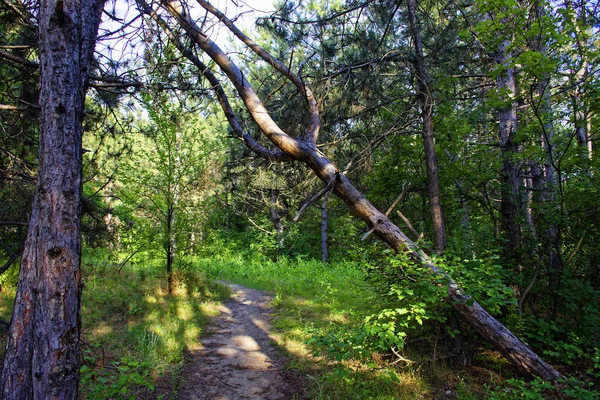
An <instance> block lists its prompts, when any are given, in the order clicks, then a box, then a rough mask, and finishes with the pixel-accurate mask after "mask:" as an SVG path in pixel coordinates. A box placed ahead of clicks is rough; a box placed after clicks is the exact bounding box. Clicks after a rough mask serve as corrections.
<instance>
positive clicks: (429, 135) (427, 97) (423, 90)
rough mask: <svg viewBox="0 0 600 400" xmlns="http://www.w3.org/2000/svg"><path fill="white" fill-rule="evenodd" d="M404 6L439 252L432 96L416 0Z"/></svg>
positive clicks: (442, 240) (442, 238)
mask: <svg viewBox="0 0 600 400" xmlns="http://www.w3.org/2000/svg"><path fill="white" fill-rule="evenodd" d="M407 6H408V17H409V20H410V29H411V34H412V38H413V43H414V47H415V53H416V55H415V61H414V62H413V64H414V66H415V69H416V72H417V82H418V83H417V89H418V96H419V103H420V106H421V116H422V118H423V148H424V150H425V162H426V166H427V194H428V196H429V208H430V209H431V220H432V222H433V234H434V248H435V251H436V253H442V252H444V250H446V242H447V239H446V226H445V224H444V213H443V211H442V202H441V199H440V198H441V195H440V179H439V176H438V164H437V157H436V155H435V142H434V136H435V133H434V130H433V99H432V96H431V91H430V90H429V86H428V79H427V69H426V67H425V61H424V57H423V43H422V41H421V34H420V33H419V26H418V24H417V12H416V9H417V2H416V1H415V0H408V1H407Z"/></svg>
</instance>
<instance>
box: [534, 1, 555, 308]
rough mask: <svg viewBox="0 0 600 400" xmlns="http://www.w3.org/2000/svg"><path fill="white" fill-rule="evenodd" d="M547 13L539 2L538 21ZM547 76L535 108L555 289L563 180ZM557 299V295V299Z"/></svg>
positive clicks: (542, 42)
mask: <svg viewBox="0 0 600 400" xmlns="http://www.w3.org/2000/svg"><path fill="white" fill-rule="evenodd" d="M544 13H545V10H544V8H543V5H541V4H540V3H537V4H536V5H535V15H536V19H537V20H538V21H540V22H539V23H540V24H541V23H542V21H543V17H544ZM536 50H537V51H538V52H539V53H540V54H543V55H544V56H546V55H547V52H548V49H547V46H546V38H545V37H544V35H540V38H539V43H538V45H537V49H536ZM547 75H548V74H544V75H543V76H542V79H540V81H539V82H538V85H537V88H536V90H537V95H538V98H539V100H538V103H537V105H534V108H535V113H536V115H537V118H538V120H539V123H540V127H541V130H542V136H541V138H540V141H541V144H542V148H543V149H544V150H545V152H546V158H545V161H544V167H543V177H544V181H543V184H541V185H540V187H539V189H541V196H540V198H541V206H542V207H538V208H539V209H540V210H541V212H540V218H539V222H540V223H541V224H542V227H541V230H540V231H541V235H540V236H541V237H542V248H543V251H544V253H545V256H546V258H547V265H548V272H549V279H550V282H549V284H550V287H552V288H553V289H559V286H560V280H561V275H562V262H561V258H560V254H559V249H560V246H561V243H560V236H559V226H558V224H557V223H556V220H557V219H558V216H559V215H560V213H561V210H560V207H559V205H558V202H557V189H558V187H559V185H560V181H559V170H558V167H559V165H558V161H557V160H556V157H555V151H554V134H555V130H554V124H553V122H552V121H553V119H554V118H553V113H552V101H551V99H550V79H549V77H548V76H547ZM554 299H556V296H554Z"/></svg>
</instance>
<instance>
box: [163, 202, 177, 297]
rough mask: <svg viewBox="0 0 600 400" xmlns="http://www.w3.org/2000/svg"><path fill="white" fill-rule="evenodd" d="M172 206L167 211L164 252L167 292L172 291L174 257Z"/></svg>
mask: <svg viewBox="0 0 600 400" xmlns="http://www.w3.org/2000/svg"><path fill="white" fill-rule="evenodd" d="M173 208H174V207H172V208H170V209H169V210H168V211H167V234H166V237H165V252H166V253H167V292H168V293H169V294H172V293H173V260H174V259H175V246H176V242H175V235H174V233H173V224H174V222H175V210H174V209H173Z"/></svg>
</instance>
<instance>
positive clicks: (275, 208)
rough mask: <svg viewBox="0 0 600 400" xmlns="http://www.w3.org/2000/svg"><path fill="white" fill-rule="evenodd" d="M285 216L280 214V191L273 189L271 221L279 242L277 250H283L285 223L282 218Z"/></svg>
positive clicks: (277, 242)
mask: <svg viewBox="0 0 600 400" xmlns="http://www.w3.org/2000/svg"><path fill="white" fill-rule="evenodd" d="M282 219H283V217H282V216H281V215H280V209H279V200H278V193H277V190H276V189H272V190H271V222H273V226H274V227H275V241H276V244H277V251H278V252H281V251H282V250H283V223H282V222H281V220H282Z"/></svg>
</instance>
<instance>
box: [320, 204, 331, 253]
mask: <svg viewBox="0 0 600 400" xmlns="http://www.w3.org/2000/svg"><path fill="white" fill-rule="evenodd" d="M328 203H329V192H328V193H326V194H325V195H324V196H323V198H322V199H321V258H322V260H323V263H325V264H327V263H329V234H328V230H329V210H328V206H329V205H328Z"/></svg>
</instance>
